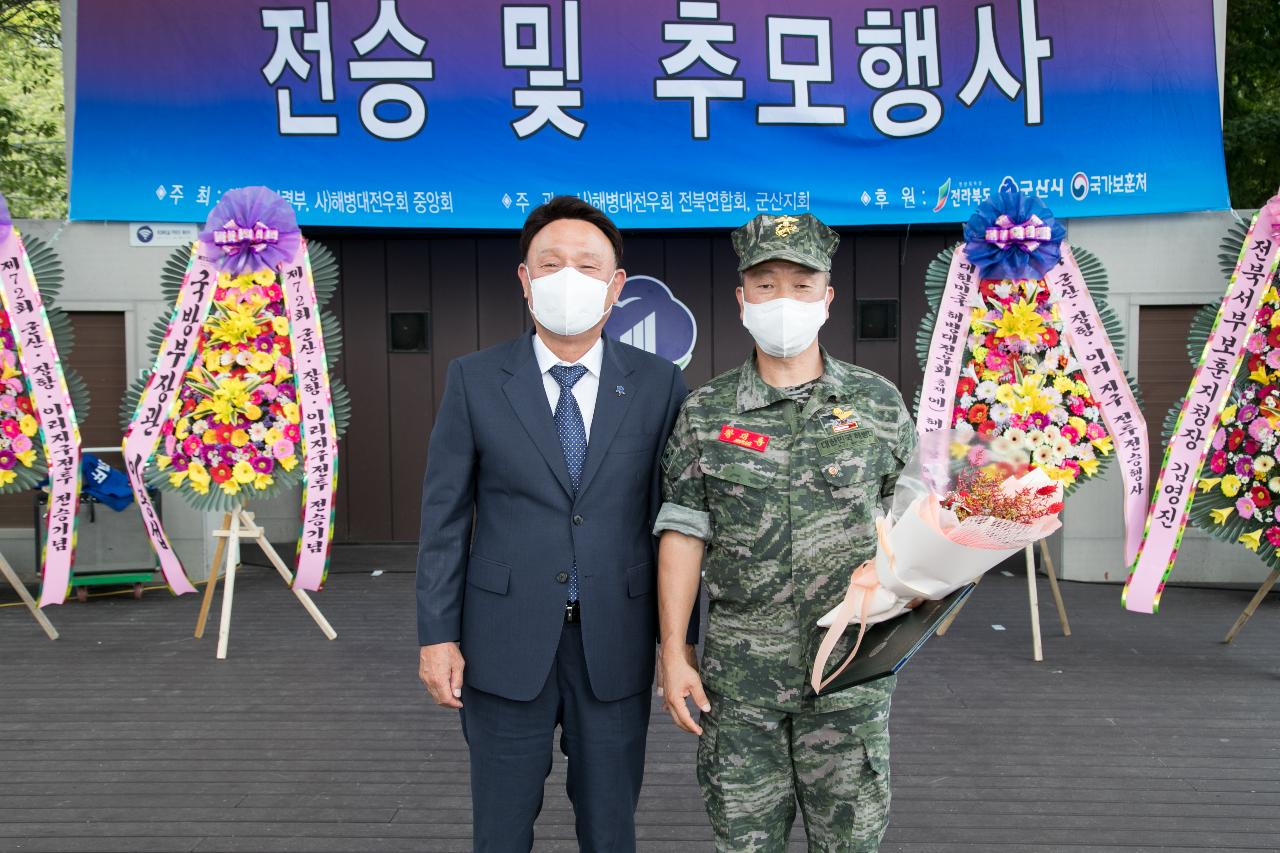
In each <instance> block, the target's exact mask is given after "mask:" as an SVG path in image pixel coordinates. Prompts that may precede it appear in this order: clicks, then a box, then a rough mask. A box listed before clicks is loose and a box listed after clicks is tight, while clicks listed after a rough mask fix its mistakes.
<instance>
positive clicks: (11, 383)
mask: <svg viewBox="0 0 1280 853" xmlns="http://www.w3.org/2000/svg"><path fill="white" fill-rule="evenodd" d="M4 387H5V389H6V390H8V392H9V393H10V394H21V393H22V380H21V379H19V378H18V377H17V376H13V377H10V378H9V379H6V380H5V381H4Z"/></svg>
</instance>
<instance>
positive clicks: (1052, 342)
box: [1040, 329, 1058, 347]
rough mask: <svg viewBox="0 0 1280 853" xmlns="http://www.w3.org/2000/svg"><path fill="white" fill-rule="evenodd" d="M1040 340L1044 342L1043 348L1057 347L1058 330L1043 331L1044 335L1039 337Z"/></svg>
mask: <svg viewBox="0 0 1280 853" xmlns="http://www.w3.org/2000/svg"><path fill="white" fill-rule="evenodd" d="M1040 338H1041V340H1043V341H1044V345H1045V346H1047V347H1055V346H1057V345H1058V330H1057V329H1045V330H1044V333H1043V334H1042V335H1041V336H1040Z"/></svg>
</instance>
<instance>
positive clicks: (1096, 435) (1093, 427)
mask: <svg viewBox="0 0 1280 853" xmlns="http://www.w3.org/2000/svg"><path fill="white" fill-rule="evenodd" d="M1084 434H1085V435H1087V436H1088V437H1089V440H1090V441H1097V440H1098V439H1100V438H1106V435H1107V431H1106V430H1105V429H1103V428H1102V424H1089V425H1088V426H1087V427H1085V428H1084Z"/></svg>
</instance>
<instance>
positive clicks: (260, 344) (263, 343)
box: [253, 335, 275, 352]
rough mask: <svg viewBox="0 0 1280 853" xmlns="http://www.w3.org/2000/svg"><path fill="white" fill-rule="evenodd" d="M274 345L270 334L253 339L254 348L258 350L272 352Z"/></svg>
mask: <svg viewBox="0 0 1280 853" xmlns="http://www.w3.org/2000/svg"><path fill="white" fill-rule="evenodd" d="M274 345H275V344H274V342H273V341H272V340H271V336H270V335H258V337H256V338H254V339H253V348H254V349H256V350H257V351H258V352H271V347H273V346H274Z"/></svg>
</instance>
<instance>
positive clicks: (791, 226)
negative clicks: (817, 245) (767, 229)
mask: <svg viewBox="0 0 1280 853" xmlns="http://www.w3.org/2000/svg"><path fill="white" fill-rule="evenodd" d="M774 221H775V222H777V223H778V225H777V227H776V228H774V229H773V235H774V236H775V237H790V236H791V235H792V234H794V233H796V232H797V231H799V230H800V229H799V227H797V226H796V223H797V222H799V221H800V220H799V219H796V218H795V217H794V216H779V217H778V218H777V219H776V220H774Z"/></svg>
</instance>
